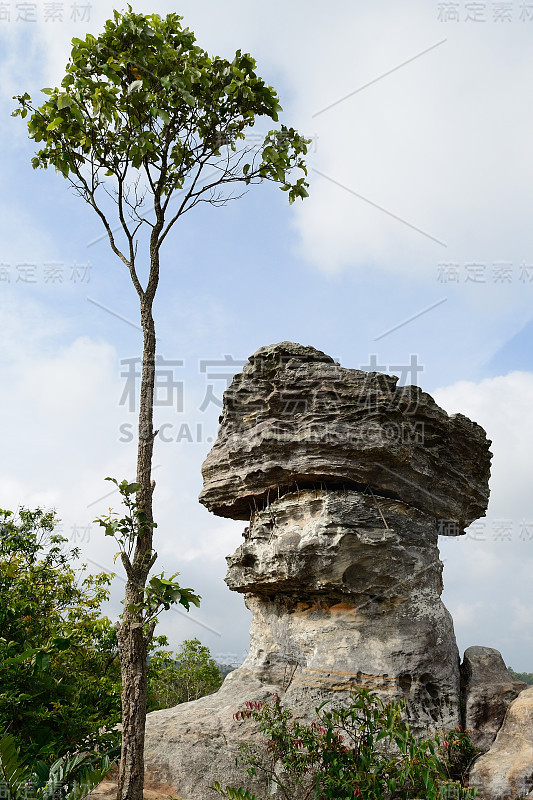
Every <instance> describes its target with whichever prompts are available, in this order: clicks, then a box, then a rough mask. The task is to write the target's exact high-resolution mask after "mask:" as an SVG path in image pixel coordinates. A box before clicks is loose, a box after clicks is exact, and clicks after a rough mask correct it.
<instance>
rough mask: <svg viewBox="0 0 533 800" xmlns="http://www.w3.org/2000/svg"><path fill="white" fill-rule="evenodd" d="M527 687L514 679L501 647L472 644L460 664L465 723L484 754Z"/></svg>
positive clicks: (476, 745) (476, 744) (475, 743)
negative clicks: (512, 704) (518, 697)
mask: <svg viewBox="0 0 533 800" xmlns="http://www.w3.org/2000/svg"><path fill="white" fill-rule="evenodd" d="M526 687H527V684H526V683H524V682H523V681H518V680H516V678H514V677H513V676H512V675H511V673H510V672H509V670H508V669H507V667H506V666H505V664H504V661H503V658H502V657H501V654H500V653H499V652H498V650H494V648H492V647H469V648H468V649H467V650H465V654H464V659H463V663H462V664H461V693H462V696H463V697H464V701H465V721H464V726H465V728H466V729H467V730H471V731H472V734H471V737H470V738H471V739H472V743H473V744H474V745H475V747H477V748H478V749H479V750H481V752H483V753H485V752H486V751H487V750H488V749H489V747H490V746H491V744H492V743H493V741H494V739H495V738H496V734H497V733H498V731H499V730H500V728H501V726H502V722H503V719H504V717H505V712H506V711H507V708H508V706H509V704H510V703H511V702H512V701H513V700H514V699H515V697H517V696H518V694H519V693H520V692H521V691H522V690H523V689H525V688H526Z"/></svg>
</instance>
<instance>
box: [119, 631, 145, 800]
mask: <svg viewBox="0 0 533 800" xmlns="http://www.w3.org/2000/svg"><path fill="white" fill-rule="evenodd" d="M118 645H119V653H120V668H121V677H122V747H121V753H120V769H119V776H118V792H117V797H118V800H142V797H143V786H144V730H145V722H146V653H147V651H146V638H145V635H144V633H143V629H142V626H141V625H139V624H138V623H137V624H135V623H134V622H130V623H129V624H125V623H124V622H123V623H122V625H121V626H120V628H119V630H118Z"/></svg>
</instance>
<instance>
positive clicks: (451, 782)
mask: <svg viewBox="0 0 533 800" xmlns="http://www.w3.org/2000/svg"><path fill="white" fill-rule="evenodd" d="M326 705H327V704H326V703H324V704H323V705H322V706H320V707H319V708H318V709H317V716H316V719H315V721H313V722H311V724H307V723H303V722H299V721H298V720H295V719H293V717H292V713H291V712H290V711H288V710H284V709H283V708H282V706H281V701H280V698H279V697H278V695H274V696H273V698H272V701H271V702H270V703H251V702H248V703H247V704H246V707H245V708H244V709H243V710H242V711H239V712H237V714H236V715H235V716H236V718H237V719H246V718H252V719H254V720H255V721H257V722H258V723H259V728H260V730H261V732H262V733H263V734H264V737H265V739H264V742H263V745H262V746H261V745H258V744H253V745H251V744H250V745H246V746H244V747H243V749H242V756H243V761H244V762H245V764H247V767H246V769H247V772H248V775H249V776H250V777H253V778H254V779H255V780H256V781H258V780H259V781H262V783H263V786H264V788H265V791H266V794H267V796H268V797H272V796H277V797H283V798H285V800H311V798H313V799H314V800H409V799H410V798H415V797H417V798H424V800H445V799H446V800H448V799H449V800H451V798H457V799H458V800H470V799H471V798H474V797H476V794H477V790H475V789H470V788H468V787H465V786H463V785H462V783H461V779H464V772H465V763H466V761H467V760H468V761H470V760H471V756H472V754H473V752H475V751H473V748H472V745H471V743H470V740H469V738H468V734H467V733H466V732H464V731H462V730H460V729H456V730H454V731H451V732H447V733H443V734H437V735H435V736H433V737H431V738H428V739H424V740H417V739H415V737H414V736H413V734H412V733H411V729H410V727H409V724H408V723H407V722H406V721H405V720H404V718H403V717H404V711H405V704H404V703H403V702H390V703H384V702H383V701H382V700H380V699H379V698H378V697H377V696H376V695H374V694H372V693H371V692H370V691H368V690H366V689H361V688H357V689H356V690H355V691H354V693H353V695H352V697H351V702H350V705H349V706H348V707H347V708H332V709H330V710H326V709H325V706H326ZM211 788H212V789H213V790H214V791H216V792H218V794H220V795H222V796H223V797H226V798H228V800H260V798H258V797H257V796H256V795H253V794H251V793H250V792H249V791H248V790H246V789H244V788H242V787H241V788H239V789H235V788H233V787H226V788H223V787H221V785H220V784H219V783H218V782H215V783H214V785H213V786H212V787H211Z"/></svg>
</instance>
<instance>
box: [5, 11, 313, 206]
mask: <svg viewBox="0 0 533 800" xmlns="http://www.w3.org/2000/svg"><path fill="white" fill-rule="evenodd" d="M181 20H182V17H180V16H178V15H177V14H168V16H166V17H165V18H161V17H160V16H159V15H157V14H150V15H146V16H145V15H142V14H136V13H134V12H133V11H132V9H131V6H128V11H127V12H125V13H119V12H117V11H114V12H113V19H112V20H108V21H107V22H106V24H105V29H104V31H103V33H102V34H101V35H100V36H98V37H95V36H93V35H91V34H89V35H87V36H86V37H85V39H78V38H75V39H73V40H72V45H73V46H72V52H71V56H70V60H69V63H68V65H67V68H66V75H65V77H64V78H63V80H62V83H61V86H60V87H56V88H53V89H50V88H47V89H43V90H42V91H43V93H44V94H45V95H47V100H46V102H45V103H44V104H43V105H42V106H41V107H40V108H38V109H36V108H34V106H33V105H32V103H31V98H30V96H29V95H28V94H27V93H26V94H23V95H21V96H19V97H17V98H15V99H17V100H18V101H19V104H20V108H18V109H16V110H15V111H14V112H13V113H14V115H15V116H16V115H20V116H21V117H26V116H27V114H28V112H30V114H31V116H30V118H29V121H28V130H29V134H30V137H31V138H32V139H34V140H35V141H36V142H42V143H43V144H42V147H41V149H40V150H39V151H38V152H37V154H36V156H35V157H34V158H33V161H32V163H33V166H34V167H35V168H37V167H45V168H46V167H48V166H50V165H51V166H54V167H55V168H56V170H58V171H59V172H61V174H62V175H63V176H64V177H65V178H69V177H70V178H71V179H72V177H74V178H75V179H76V180H78V181H79V180H80V179H82V171H83V168H84V167H86V166H87V165H90V167H91V169H92V170H93V175H97V176H98V177H97V182H98V181H100V180H102V178H103V177H104V176H107V177H114V178H116V179H117V180H118V181H121V180H122V179H123V178H124V175H125V172H126V171H127V170H128V169H129V168H131V169H133V170H139V169H141V168H144V169H145V170H146V173H148V172H150V171H151V170H152V176H153V174H154V173H153V170H155V171H156V172H157V176H158V177H157V182H158V186H157V189H158V191H159V190H161V193H162V196H167V197H168V196H170V195H171V194H172V192H173V191H174V190H176V189H182V188H183V187H184V185H185V183H186V180H187V178H188V177H189V176H190V175H191V173H194V172H195V171H196V170H197V169H198V168H199V167H202V168H204V167H207V168H208V171H209V172H211V171H212V169H213V168H215V169H218V170H222V173H221V174H220V175H219V178H217V180H215V181H212V185H217V184H219V183H220V178H221V177H223V178H224V181H225V180H226V179H227V180H230V181H235V180H241V181H243V182H244V183H247V184H248V183H251V182H258V181H261V180H263V179H267V180H272V181H276V182H278V183H280V185H281V188H282V189H283V190H285V191H287V192H288V193H289V200H290V202H293V201H294V199H295V198H296V197H302V198H303V197H306V196H307V183H306V181H305V177H300V178H299V179H298V180H296V181H294V182H293V181H292V180H291V177H290V173H291V171H292V170H293V169H295V168H298V169H300V170H301V171H303V173H304V175H305V174H306V169H305V164H304V161H303V158H302V156H303V155H305V153H306V152H307V144H308V141H307V140H305V139H304V138H302V137H301V136H300V135H299V134H298V133H297V132H296V131H295V130H294V129H293V128H287V127H286V126H284V125H282V126H281V127H280V129H278V130H272V131H270V132H269V133H268V134H267V136H266V138H265V141H264V143H263V145H262V147H261V148H259V150H258V151H257V152H254V149H253V148H240V150H238V147H237V145H238V144H239V143H243V142H244V140H245V134H246V129H248V128H250V127H252V126H253V125H254V123H255V121H256V118H258V117H259V118H261V117H266V118H268V119H270V120H272V121H274V122H276V121H277V120H278V113H279V112H280V111H281V110H282V109H281V106H280V105H279V100H278V96H277V94H276V92H275V90H274V89H273V88H272V87H271V86H268V85H267V84H266V83H265V82H264V81H263V80H262V79H261V78H260V77H259V76H258V75H257V74H256V72H255V66H256V64H255V61H254V59H253V58H252V57H251V56H250V55H249V54H246V53H241V51H240V50H238V51H237V52H236V54H235V57H234V58H233V60H232V61H227V60H226V59H223V58H218V57H210V56H208V54H207V53H206V52H205V51H204V50H202V49H201V48H200V47H198V46H197V45H196V44H195V37H194V34H193V33H192V32H191V31H189V30H188V29H187V28H183V27H182V25H181ZM250 153H251V154H252V158H250V159H249V158H247V155H248V154H250ZM153 180H154V181H155V180H156V179H155V178H153ZM93 185H94V184H93ZM197 189H198V187H196V190H197ZM196 190H195V191H196ZM202 191H204V190H202ZM208 191H209V189H208ZM191 199H192V198H191ZM213 199H214V198H213ZM217 202H218V200H217Z"/></svg>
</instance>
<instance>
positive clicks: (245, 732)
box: [145, 667, 277, 800]
mask: <svg viewBox="0 0 533 800" xmlns="http://www.w3.org/2000/svg"><path fill="white" fill-rule="evenodd" d="M276 688H277V687H275V686H268V685H265V684H262V683H260V682H259V681H258V680H257V679H256V678H255V677H254V676H253V675H251V674H250V673H249V672H247V671H246V670H245V669H243V668H242V667H241V668H240V669H238V670H234V671H233V672H230V674H229V675H228V676H227V677H226V679H225V680H224V683H223V684H222V687H221V688H220V689H219V691H218V692H216V693H215V694H212V695H207V696H206V697H201V698H200V699H199V700H193V701H192V702H190V703H182V704H181V705H179V706H176V707H175V708H168V709H165V710H164V711H153V712H152V713H151V714H148V715H147V718H146V739H145V788H146V789H148V790H150V791H156V792H158V793H160V794H162V795H164V794H166V796H167V797H169V796H170V797H175V796H176V795H177V796H178V797H180V798H188V800H213V799H214V798H216V797H217V794H216V793H215V792H214V791H213V790H211V789H210V788H209V787H210V786H211V785H212V784H213V782H214V781H219V782H220V783H221V784H222V786H226V785H228V786H236V787H238V786H242V785H243V783H244V782H245V781H246V785H247V786H250V788H252V787H253V786H254V783H253V781H250V780H249V779H248V778H247V776H246V773H245V771H244V768H243V766H242V764H241V762H240V761H239V757H240V746H241V744H243V743H244V742H246V741H248V740H249V738H250V736H251V735H252V736H253V735H254V734H255V735H257V723H255V722H253V720H245V721H243V720H236V719H235V718H234V716H233V715H234V714H236V713H237V711H240V710H241V709H243V708H244V706H245V702H246V701H247V700H251V701H264V700H269V699H270V698H271V696H272V694H273V692H275V691H276ZM257 788H258V787H257Z"/></svg>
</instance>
